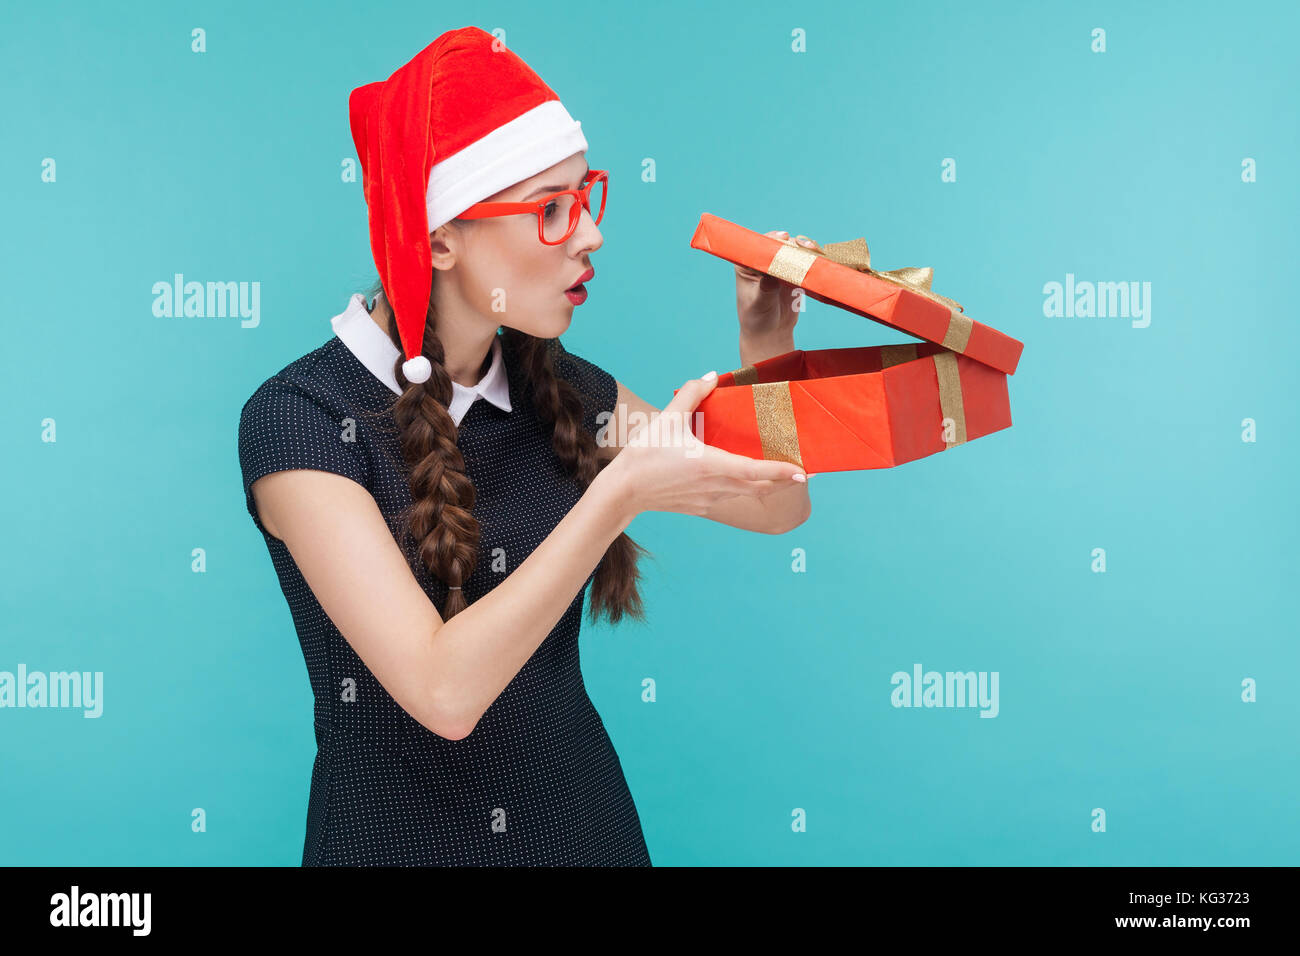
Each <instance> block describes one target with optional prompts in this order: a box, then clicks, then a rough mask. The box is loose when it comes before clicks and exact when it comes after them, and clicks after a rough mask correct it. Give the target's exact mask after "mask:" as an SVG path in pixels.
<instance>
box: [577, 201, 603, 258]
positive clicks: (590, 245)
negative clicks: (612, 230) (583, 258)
mask: <svg viewBox="0 0 1300 956" xmlns="http://www.w3.org/2000/svg"><path fill="white" fill-rule="evenodd" d="M580 208H581V210H582V211H581V212H580V213H579V215H578V225H577V228H575V229H574V230H573V235H572V236H570V237H569V241H570V242H571V243H574V244H575V246H576V248H577V249H579V250H586V251H588V252H595V251H596V250H597V249H599V248H600V247H601V246H603V245H604V244H605V239H604V237H603V236H602V235H601V234H600V227H598V226H597V225H596V220H595V219H593V218H592V217H591V213H590V212H588V211H587V207H586V206H581V207H580Z"/></svg>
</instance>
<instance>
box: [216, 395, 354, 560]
mask: <svg viewBox="0 0 1300 956" xmlns="http://www.w3.org/2000/svg"><path fill="white" fill-rule="evenodd" d="M345 426H346V423H345V422H344V420H343V416H340V417H339V418H338V419H337V420H336V418H335V416H334V415H332V414H331V413H330V412H329V411H327V410H326V408H325V405H324V403H323V402H322V401H320V400H319V399H318V398H316V397H315V396H313V395H312V394H311V392H310V391H308V390H307V389H306V388H304V387H303V386H301V385H298V384H295V383H293V382H290V381H288V380H287V379H282V378H270V379H268V380H267V381H265V382H263V383H262V385H261V386H259V387H258V389H257V391H256V392H254V393H253V395H252V397H251V398H250V399H249V400H248V401H247V402H245V403H244V409H243V411H242V412H241V413H240V416H239V467H240V469H241V470H242V471H243V473H244V504H245V506H246V507H247V508H248V513H249V514H250V515H251V516H252V518H253V523H254V524H256V525H257V528H258V530H259V531H261V532H262V533H263V534H265V535H268V536H269V535H270V532H268V531H267V530H266V528H265V527H264V526H263V525H262V521H261V519H260V518H259V517H258V516H257V504H256V502H255V501H254V500H253V491H252V487H253V482H255V481H257V479H259V478H261V477H262V476H263V475H269V474H271V473H272V472H275V471H291V470H293V469H297V468H307V469H311V470H314V471H329V472H333V473H334V474H337V475H343V476H344V477H345V478H351V479H352V480H353V481H355V482H357V483H358V484H360V485H362V486H365V485H366V473H367V469H366V467H365V465H364V460H363V456H362V455H361V454H360V453H359V452H358V450H357V443H356V441H355V440H353V441H349V440H347V439H348V438H354V437H355V426H354V427H353V428H352V429H346V427H345Z"/></svg>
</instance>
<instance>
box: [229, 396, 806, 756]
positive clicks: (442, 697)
mask: <svg viewBox="0 0 1300 956" xmlns="http://www.w3.org/2000/svg"><path fill="white" fill-rule="evenodd" d="M714 382H716V379H713V380H707V381H706V380H703V379H693V380H691V381H689V382H687V383H686V384H685V385H684V386H683V387H682V388H681V389H680V390H679V391H678V393H677V394H676V395H675V396H673V400H672V401H671V402H669V403H668V406H667V408H665V409H664V417H665V418H669V419H672V418H673V416H680V415H689V414H690V413H691V412H692V411H693V410H694V408H695V406H696V405H697V404H699V402H700V401H701V400H702V399H703V398H704V396H705V395H707V394H708V392H709V391H710V390H711V389H712V387H713V384H714ZM674 420H676V421H680V418H677V419H674ZM661 427H667V426H666V425H665V424H664V422H663V421H662V420H660V419H655V420H652V421H651V422H650V423H649V426H648V427H647V431H648V432H649V433H651V435H652V439H651V440H650V441H648V442H647V443H646V445H645V446H644V447H638V448H631V449H629V450H628V453H627V454H624V455H622V456H621V458H620V460H619V461H616V462H610V464H608V465H607V466H606V467H605V468H604V469H602V470H601V471H600V472H599V473H598V474H597V476H596V478H595V480H594V481H592V483H591V484H590V485H588V486H587V489H586V491H585V492H584V493H583V495H582V497H581V498H580V499H579V500H578V503H577V504H576V505H575V506H574V507H573V508H572V509H570V511H569V512H568V514H566V515H565V516H564V518H563V519H561V521H560V522H559V524H558V525H556V527H555V529H554V530H553V531H552V532H551V533H550V535H548V536H547V538H546V539H545V540H544V541H543V542H542V543H541V544H540V545H539V546H538V547H537V549H536V550H535V551H533V553H532V554H530V555H529V556H528V557H527V558H526V559H525V560H524V561H523V563H522V564H520V565H519V567H517V568H516V569H515V570H514V571H512V572H511V573H510V574H508V575H507V576H506V579H505V580H504V581H502V582H501V583H500V584H498V585H497V586H496V587H494V588H493V589H492V590H491V591H489V592H488V593H487V594H486V595H484V596H483V597H481V598H479V599H478V600H476V601H473V602H472V603H470V605H469V606H468V607H467V608H466V609H465V610H463V611H461V612H460V613H459V614H457V615H456V616H455V617H453V618H451V620H449V621H444V620H443V619H442V615H440V614H439V613H438V610H437V608H436V607H434V605H433V604H432V603H431V602H430V600H429V597H428V595H427V594H425V592H424V589H423V588H422V587H421V586H420V584H419V582H418V581H417V580H416V578H415V576H414V575H413V574H412V573H411V569H410V568H409V567H408V566H407V564H406V558H405V557H404V556H403V554H402V552H401V549H400V548H398V546H397V542H396V541H395V540H394V538H393V534H392V531H390V530H389V527H388V525H387V523H386V521H385V520H384V517H383V515H382V514H381V513H380V511H379V506H378V505H377V504H376V503H375V499H374V498H373V497H372V496H371V495H370V492H369V491H368V490H367V489H366V488H365V487H364V486H363V485H361V484H359V483H358V482H356V481H354V480H352V479H350V478H347V477H345V476H343V475H339V474H334V473H331V472H325V471H315V470H310V469H302V468H298V469H293V470H289V471H277V472H272V473H270V474H267V475H264V476H262V477H261V478H258V479H257V480H256V481H255V482H253V484H252V485H251V490H252V493H253V498H254V502H255V504H256V506H257V510H258V517H259V518H260V519H261V521H262V524H263V526H265V527H266V529H267V530H268V531H269V532H270V533H271V534H273V535H275V536H276V537H277V538H280V539H281V540H283V541H284V543H285V545H286V547H287V548H288V549H289V553H290V554H291V555H292V556H293V559H294V561H295V562H296V563H297V565H298V568H299V570H300V571H301V572H302V575H303V578H304V579H305V580H306V582H307V585H308V586H309V587H310V588H311V590H312V593H313V594H315V595H316V599H317V600H318V601H320V605H321V607H322V608H323V609H324V611H325V613H326V614H328V615H329V617H330V620H331V621H333V622H334V624H335V625H336V626H337V627H338V629H339V631H340V633H342V635H343V637H344V638H345V639H346V640H347V642H348V643H349V644H350V645H351V646H352V648H353V650H355V651H356V653H357V656H358V657H360V658H361V661H362V663H364V664H365V665H366V667H368V668H369V669H370V671H371V673H373V674H374V675H375V678H376V679H377V680H378V681H379V683H380V684H382V685H383V687H384V689H385V690H387V691H388V693H389V694H390V695H392V697H393V699H394V700H396V701H397V703H398V704H399V705H400V706H401V707H402V709H404V710H405V711H406V712H407V713H408V714H410V715H411V716H412V717H413V718H415V719H416V720H417V721H419V722H420V723H421V724H422V725H423V726H425V727H426V728H428V729H429V730H430V731H432V732H433V733H435V734H438V735H439V736H442V737H447V738H450V739H453V740H458V739H460V738H462V737H466V736H468V735H469V734H470V733H471V732H472V731H473V729H474V728H475V726H477V724H478V722H479V720H480V719H481V718H482V716H483V713H484V712H485V711H486V710H487V709H488V707H490V706H491V705H492V702H493V701H495V700H496V699H497V697H499V696H500V694H501V692H502V691H503V690H505V688H506V685H508V684H509V683H510V681H511V680H512V679H513V678H514V676H515V674H517V673H518V672H519V669H520V668H521V667H523V666H524V664H525V663H527V661H528V659H529V658H530V657H531V656H532V655H533V653H534V652H535V651H536V650H537V648H538V646H540V645H541V643H542V641H543V640H545V639H546V636H547V635H548V634H549V633H550V632H551V631H552V630H553V629H554V627H555V625H556V624H557V623H558V622H559V620H560V618H561V616H563V614H564V612H565V610H567V609H568V607H569V605H570V604H571V603H572V602H573V599H574V597H576V596H577V594H578V592H579V591H580V590H581V589H582V586H583V585H584V584H585V583H586V581H587V578H589V577H590V576H591V573H592V571H594V570H595V568H596V565H597V564H598V563H599V562H600V559H601V558H602V557H603V556H604V554H605V552H606V550H608V548H609V546H610V544H611V543H613V541H614V539H615V538H617V537H618V536H619V534H621V533H622V532H623V531H624V530H625V529H626V528H627V526H628V525H629V524H630V523H631V521H632V519H633V518H634V517H635V516H636V515H637V514H639V513H640V512H642V511H676V512H679V513H685V514H703V513H705V512H706V511H707V510H708V509H710V508H712V507H714V506H715V504H716V502H717V501H718V500H720V499H722V498H732V497H734V496H737V495H739V496H742V497H747V496H763V495H768V494H772V493H773V489H776V488H779V487H780V486H781V485H782V483H784V482H788V481H789V480H790V476H791V475H793V474H794V473H795V472H797V471H798V468H797V467H796V466H794V465H791V464H789V463H787V462H777V461H762V460H756V459H752V458H745V457H743V456H739V455H732V454H729V453H727V452H724V451H722V450H720V449H717V448H709V447H708V446H703V445H701V446H700V447H699V448H697V449H685V448H683V447H681V446H680V445H678V446H673V445H671V444H670V443H668V442H667V441H661V440H658V439H657V438H654V437H653V436H654V435H657V433H658V431H659V429H660V428H661ZM688 452H690V454H688ZM695 452H699V453H698V454H696V453H695Z"/></svg>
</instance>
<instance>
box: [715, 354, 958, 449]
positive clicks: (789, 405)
mask: <svg viewBox="0 0 1300 956" xmlns="http://www.w3.org/2000/svg"><path fill="white" fill-rule="evenodd" d="M880 349H881V351H880V367H881V370H882V371H883V370H884V369H886V368H889V367H890V366H893V365H898V364H900V363H902V362H910V361H912V360H914V359H915V358H916V357H917V356H916V344H915V343H905V344H903V345H882V346H881V347H880ZM931 357H932V358H933V359H934V372H935V376H936V377H937V378H938V381H939V411H940V415H942V417H943V418H944V419H945V420H946V419H952V421H953V440H952V441H948V440H947V439H946V438H945V440H944V445H943V450H944V451H947V450H948V449H949V448H952V447H953V446H955V445H961V444H965V442H966V440H967V439H966V405H965V402H964V400H963V396H962V391H961V375H960V374H959V373H958V370H957V354H956V353H955V352H940V353H938V354H937V355H934V356H931ZM745 369H749V370H750V372H751V373H753V370H754V367H753V366H752V365H746V366H745V367H744V368H742V369H737V370H736V373H737V374H736V384H737V385H750V386H751V387H752V389H753V393H754V417H755V418H756V419H757V421H758V440H759V444H760V445H762V448H763V457H764V458H765V459H767V460H768V461H788V462H792V463H793V464H796V465H798V466H799V467H800V468H802V467H803V457H802V453H801V451H800V448H799V426H798V425H797V424H796V423H795V420H794V403H793V401H792V400H791V398H790V383H789V382H753V381H746V382H742V381H740V375H739V374H738V373H740V372H743V371H744V370H745ZM940 427H941V428H942V427H943V423H942V422H940ZM946 431H947V429H946V428H945V429H944V432H946ZM941 434H942V433H941Z"/></svg>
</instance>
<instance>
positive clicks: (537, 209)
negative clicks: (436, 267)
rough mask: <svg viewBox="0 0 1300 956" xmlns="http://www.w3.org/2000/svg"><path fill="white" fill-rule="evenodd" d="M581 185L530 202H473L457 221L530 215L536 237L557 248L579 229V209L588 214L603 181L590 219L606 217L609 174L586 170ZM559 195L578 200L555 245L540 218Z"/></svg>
mask: <svg viewBox="0 0 1300 956" xmlns="http://www.w3.org/2000/svg"><path fill="white" fill-rule="evenodd" d="M582 181H583V183H584V185H583V187H582V188H581V189H562V190H560V191H559V192H557V193H551V194H550V195H548V196H543V197H541V198H540V199H533V200H530V201H529V202H476V203H475V204H474V205H472V206H470V207H469V208H468V209H466V210H465V211H464V212H463V213H461V214H460V215H459V216H457V217H456V218H457V219H490V218H492V217H493V216H518V215H523V214H524V213H530V214H532V215H535V216H536V217H537V238H538V239H540V240H541V241H542V242H543V243H544V244H545V245H548V246H558V245H561V244H562V243H565V242H568V241H569V238H570V237H571V236H572V235H573V233H574V232H575V231H576V230H577V228H578V220H580V219H581V218H582V210H583V209H586V210H587V212H588V213H590V212H591V189H592V187H593V186H595V185H596V183H598V182H603V183H604V184H605V188H604V189H603V190H601V194H600V209H598V210H597V211H596V214H595V215H594V216H593V217H592V221H593V222H596V223H599V222H600V220H601V219H603V218H604V217H605V203H607V202H608V201H609V171H608V170H605V169H589V170H587V175H585V176H583V177H582ZM560 196H573V197H575V198H576V199H577V200H578V201H577V202H575V203H574V204H573V208H572V210H571V211H570V212H569V228H568V229H567V230H566V231H565V233H564V238H563V239H557V240H556V241H555V242H547V241H546V233H545V232H544V229H545V220H543V219H542V217H543V216H544V215H545V214H546V207H547V205H548V204H550V203H552V202H554V201H555V200H556V199H558V198H559V197H560Z"/></svg>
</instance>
